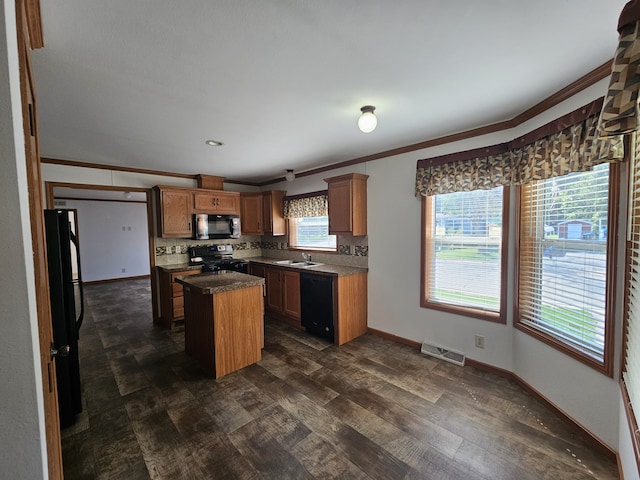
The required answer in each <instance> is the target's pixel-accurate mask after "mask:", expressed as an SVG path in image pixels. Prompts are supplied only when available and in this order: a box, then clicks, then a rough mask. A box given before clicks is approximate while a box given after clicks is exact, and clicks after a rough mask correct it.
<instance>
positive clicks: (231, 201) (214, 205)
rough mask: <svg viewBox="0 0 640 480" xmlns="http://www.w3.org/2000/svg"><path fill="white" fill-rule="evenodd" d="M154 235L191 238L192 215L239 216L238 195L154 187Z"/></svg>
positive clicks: (216, 191)
mask: <svg viewBox="0 0 640 480" xmlns="http://www.w3.org/2000/svg"><path fill="white" fill-rule="evenodd" d="M153 189H154V192H155V196H156V212H157V216H158V236H159V237H164V238H193V224H192V222H193V214H194V213H208V214H212V215H216V214H218V215H239V214H240V194H239V193H238V192H224V191H222V190H205V189H196V188H184V187H171V186H165V185H157V186H155V187H154V188H153Z"/></svg>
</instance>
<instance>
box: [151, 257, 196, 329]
mask: <svg viewBox="0 0 640 480" xmlns="http://www.w3.org/2000/svg"><path fill="white" fill-rule="evenodd" d="M158 272H159V275H158V277H159V281H160V323H161V324H162V325H163V326H165V327H167V328H169V329H171V330H173V329H174V327H175V326H176V322H178V321H179V320H182V319H184V296H183V290H182V285H180V284H179V283H176V282H175V279H176V277H180V276H185V275H196V274H198V273H200V269H197V270H194V269H189V270H166V269H164V268H162V267H158Z"/></svg>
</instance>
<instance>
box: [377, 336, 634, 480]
mask: <svg viewBox="0 0 640 480" xmlns="http://www.w3.org/2000/svg"><path fill="white" fill-rule="evenodd" d="M367 330H368V332H369V333H371V334H373V335H377V336H379V337H382V338H386V339H388V340H392V341H394V342H397V343H402V344H404V345H408V346H410V347H412V348H415V349H416V350H420V346H421V345H422V344H421V343H420V342H415V341H413V340H409V339H407V338H403V337H399V336H397V335H393V334H391V333H387V332H383V331H382V330H376V329H375V328H368V329H367ZM467 367H472V368H477V369H478V370H482V371H484V372H489V373H493V374H494V375H497V376H499V377H503V378H507V379H509V380H512V381H514V382H515V383H517V384H518V385H519V386H520V387H522V388H523V389H524V390H525V391H526V392H527V393H529V394H530V395H531V396H532V397H534V398H535V399H536V400H538V401H539V402H541V403H542V404H544V405H546V406H547V407H548V408H550V409H551V410H552V411H553V412H554V413H555V414H556V415H558V416H559V417H560V418H562V419H563V420H564V421H565V423H566V424H567V425H569V427H570V428H571V429H572V430H574V431H575V432H577V433H579V434H582V435H584V436H585V437H586V438H587V440H588V442H589V444H590V445H592V446H593V447H594V448H596V449H598V450H599V451H600V452H602V453H603V454H605V455H606V456H607V457H608V458H609V459H610V460H612V461H615V462H617V464H618V470H619V474H620V477H621V478H622V470H621V468H620V459H619V457H618V454H617V452H616V451H614V450H613V449H612V448H611V447H609V446H608V445H607V444H606V443H604V442H603V441H602V440H600V439H599V438H598V437H597V436H596V435H594V434H593V433H592V432H591V431H589V430H588V429H587V428H586V427H585V426H584V425H582V424H581V423H580V422H578V421H576V420H575V419H574V418H572V417H571V416H570V415H568V414H567V413H566V412H565V411H564V410H562V409H561V408H560V407H558V406H557V405H556V404H555V403H553V402H552V401H551V400H549V399H548V398H547V397H545V396H544V395H543V394H541V393H540V392H538V391H537V390H536V389H535V388H533V387H532V386H531V385H529V384H528V383H527V382H525V381H524V380H523V379H522V378H520V377H519V376H518V375H516V374H514V373H513V372H510V371H509V370H505V369H503V368H499V367H494V366H493V365H489V364H487V363H482V362H479V361H477V360H473V359H471V358H468V357H467V359H466V363H465V366H464V367H460V368H467Z"/></svg>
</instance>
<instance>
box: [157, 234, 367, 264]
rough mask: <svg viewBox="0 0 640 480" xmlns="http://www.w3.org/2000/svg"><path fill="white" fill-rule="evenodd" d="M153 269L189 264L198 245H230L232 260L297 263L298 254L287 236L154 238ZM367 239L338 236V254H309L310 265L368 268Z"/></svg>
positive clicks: (299, 255)
mask: <svg viewBox="0 0 640 480" xmlns="http://www.w3.org/2000/svg"><path fill="white" fill-rule="evenodd" d="M155 243H156V265H173V264H176V263H187V262H188V261H189V247H192V246H202V245H219V244H230V245H232V246H233V256H234V257H235V258H250V257H273V258H279V259H297V258H301V256H302V254H301V252H299V251H296V250H289V248H288V236H287V235H280V236H272V235H264V236H262V237H261V236H258V235H242V236H241V237H240V238H238V239H226V240H190V239H186V238H156V239H155ZM368 255H369V245H368V238H367V237H366V236H363V237H353V236H351V235H344V236H343V235H339V236H338V252H336V253H322V252H312V253H311V256H312V258H313V260H314V261H317V262H323V263H331V264H334V265H346V266H353V267H367V266H368V263H369V262H368Z"/></svg>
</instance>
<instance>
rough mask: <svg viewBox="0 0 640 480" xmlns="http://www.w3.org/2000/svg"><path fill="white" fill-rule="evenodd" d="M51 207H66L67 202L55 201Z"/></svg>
mask: <svg viewBox="0 0 640 480" xmlns="http://www.w3.org/2000/svg"><path fill="white" fill-rule="evenodd" d="M53 205H54V206H56V207H66V206H67V202H66V201H65V200H55V201H54V202H53Z"/></svg>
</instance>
